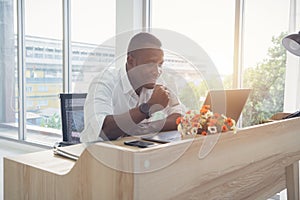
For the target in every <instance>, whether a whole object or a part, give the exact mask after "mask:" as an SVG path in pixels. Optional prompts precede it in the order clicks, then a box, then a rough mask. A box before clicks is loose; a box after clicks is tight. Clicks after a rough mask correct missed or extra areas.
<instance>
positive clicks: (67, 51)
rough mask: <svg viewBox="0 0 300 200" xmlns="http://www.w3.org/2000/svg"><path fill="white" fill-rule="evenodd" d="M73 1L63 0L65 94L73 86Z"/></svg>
mask: <svg viewBox="0 0 300 200" xmlns="http://www.w3.org/2000/svg"><path fill="white" fill-rule="evenodd" d="M71 52H72V47H71V0H63V92H64V93H69V92H70V91H71V85H72V76H71V74H72V67H71V56H72V55H71Z"/></svg>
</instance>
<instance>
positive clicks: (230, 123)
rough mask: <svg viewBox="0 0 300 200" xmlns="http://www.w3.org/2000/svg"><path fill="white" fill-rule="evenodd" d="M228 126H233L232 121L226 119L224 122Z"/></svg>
mask: <svg viewBox="0 0 300 200" xmlns="http://www.w3.org/2000/svg"><path fill="white" fill-rule="evenodd" d="M225 122H226V123H227V124H228V125H229V126H233V122H232V119H231V118H230V117H228V118H227V119H226V121H225Z"/></svg>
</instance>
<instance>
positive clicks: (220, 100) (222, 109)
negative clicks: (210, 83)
mask: <svg viewBox="0 0 300 200" xmlns="http://www.w3.org/2000/svg"><path fill="white" fill-rule="evenodd" d="M250 92H251V89H231V90H211V91H209V92H208V93H207V95H206V99H205V101H204V103H203V105H210V109H211V111H213V112H214V113H219V114H224V115H226V117H230V118H232V119H234V120H235V121H236V122H237V121H238V119H239V117H240V115H241V113H242V111H243V108H244V106H245V104H246V101H247V99H248V97H249V94H250Z"/></svg>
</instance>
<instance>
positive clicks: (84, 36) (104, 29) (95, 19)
mask: <svg viewBox="0 0 300 200" xmlns="http://www.w3.org/2000/svg"><path fill="white" fill-rule="evenodd" d="M115 2H116V1H107V0H86V1H80V0H73V1H72V4H71V14H72V16H71V18H72V20H71V30H72V31H71V37H72V92H73V93H84V92H87V89H88V86H89V83H90V81H91V80H92V78H93V77H94V76H95V75H97V72H99V71H101V70H102V69H103V68H105V67H107V66H108V64H109V63H111V62H112V61H113V59H114V54H115V53H114V47H113V46H106V45H103V43H106V41H107V40H109V39H111V38H112V37H114V36H115V32H116V30H115V21H116V11H115V10H116V6H115ZM87 22H88V23H87Z"/></svg>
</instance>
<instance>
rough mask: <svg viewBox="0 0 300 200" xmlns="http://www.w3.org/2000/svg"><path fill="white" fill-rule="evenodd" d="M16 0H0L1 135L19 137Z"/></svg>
mask: <svg viewBox="0 0 300 200" xmlns="http://www.w3.org/2000/svg"><path fill="white" fill-rule="evenodd" d="M16 16H17V15H16V1H14V0H0V20H1V23H0V49H1V50H0V86H1V87H0V96H1V99H0V136H5V137H10V138H15V139H17V138H18V93H19V92H18V69H17V40H16V32H17V29H16V25H15V24H16V18H17V17H16Z"/></svg>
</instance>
